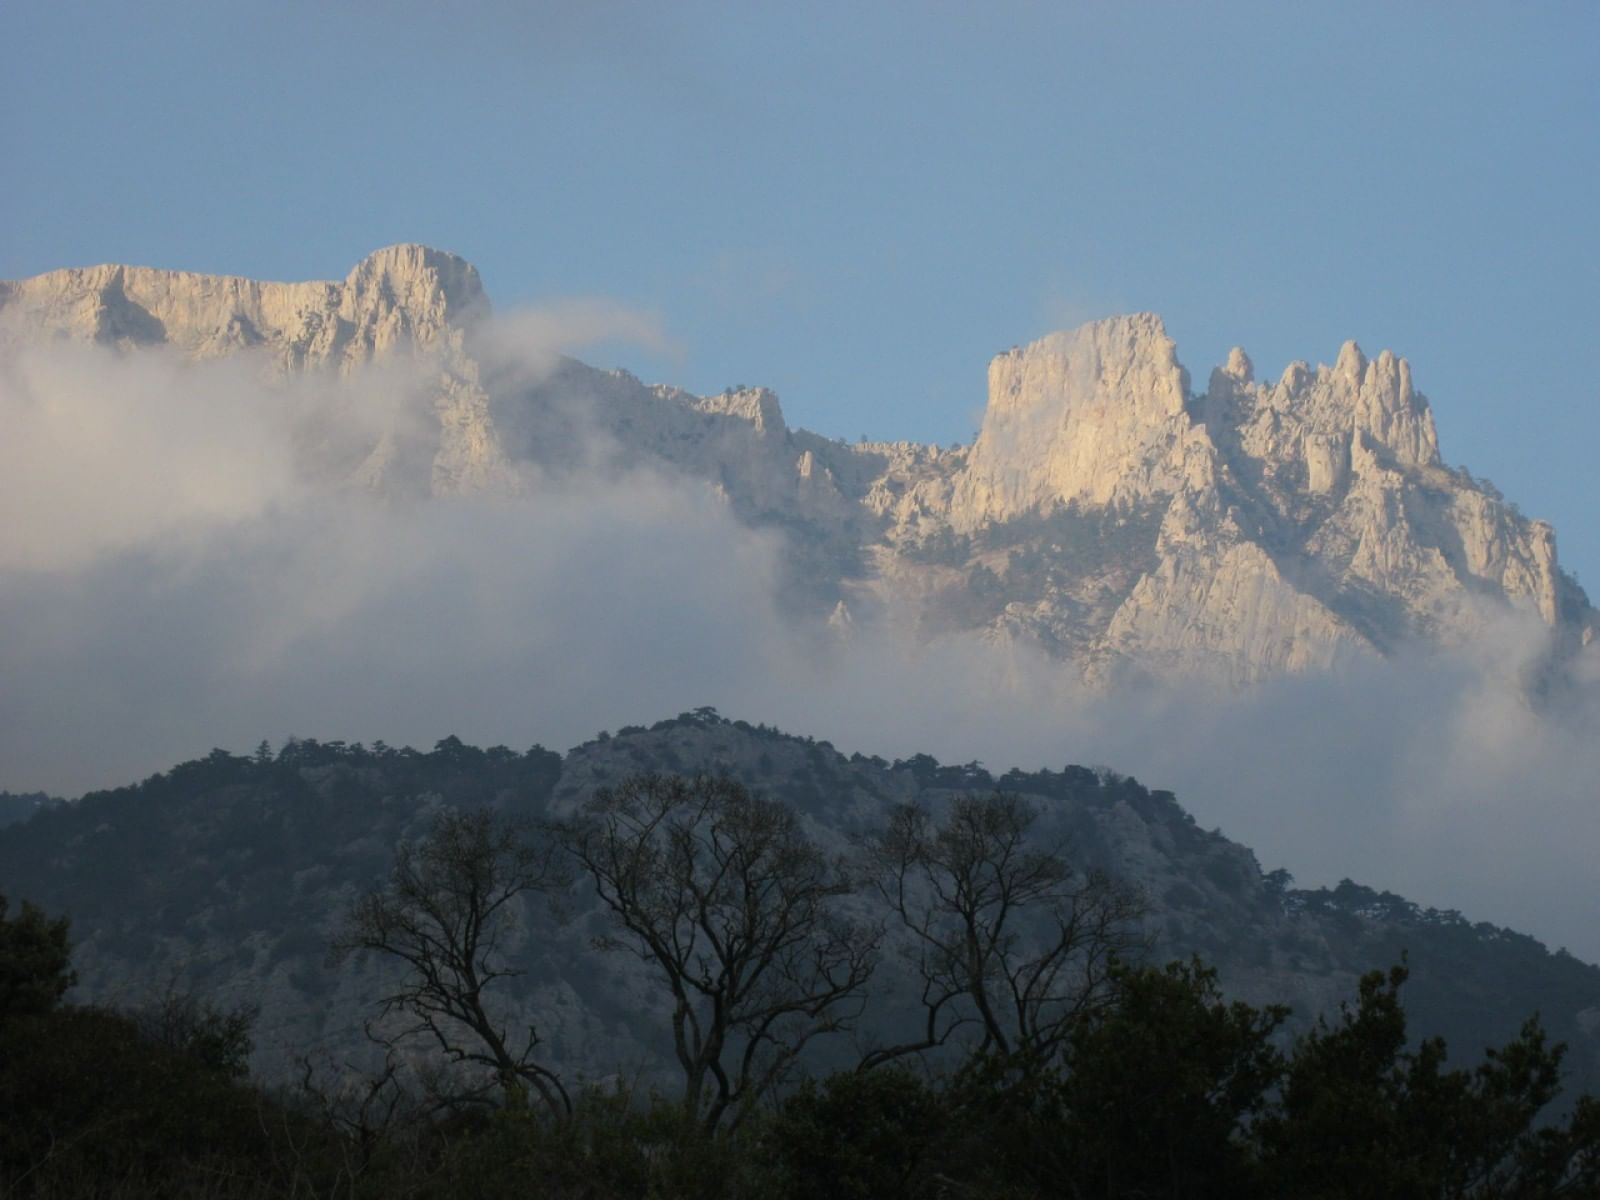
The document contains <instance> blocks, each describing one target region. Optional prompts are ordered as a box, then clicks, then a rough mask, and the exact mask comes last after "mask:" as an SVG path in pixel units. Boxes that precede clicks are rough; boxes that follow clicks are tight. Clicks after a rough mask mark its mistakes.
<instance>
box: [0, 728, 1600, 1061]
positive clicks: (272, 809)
mask: <svg viewBox="0 0 1600 1200" xmlns="http://www.w3.org/2000/svg"><path fill="white" fill-rule="evenodd" d="M641 771H655V772H663V773H676V774H690V773H694V772H700V771H707V772H713V773H718V774H725V775H728V776H731V777H733V778H735V779H737V780H739V781H741V782H742V783H744V784H746V785H747V786H749V787H751V788H753V789H755V790H757V791H759V792H761V793H763V794H765V795H767V796H769V797H772V798H774V799H777V800H780V801H782V802H784V803H786V804H788V805H790V806H791V807H793V808H794V809H795V810H797V811H798V812H799V813H800V815H801V817H802V819H803V823H804V827H805V829H806V830H807V832H808V833H809V834H810V835H811V836H812V837H813V838H814V839H815V840H816V841H817V842H818V843H820V844H822V845H823V846H825V847H826V848H828V849H830V850H836V851H838V852H846V851H848V850H849V849H850V848H851V846H852V845H853V839H858V838H860V837H862V836H867V835H870V834H871V833H873V832H874V831H875V830H877V829H880V828H881V827H882V826H883V824H884V822H885V820H886V819H887V817H888V815H889V813H890V812H891V810H892V809H893V808H894V807H895V806H896V805H899V804H903V803H908V802H916V803H920V804H923V805H926V806H928V807H929V808H930V809H932V810H935V811H936V810H937V809H938V808H939V807H940V806H941V805H946V804H948V803H949V802H950V800H951V798H952V797H954V796H958V795H961V794H964V793H988V792H992V791H993V790H995V789H997V788H998V789H1003V790H1005V791H1007V792H1013V793H1016V794H1019V795H1021V796H1022V797H1024V798H1026V799H1027V801H1028V802H1029V803H1030V804H1032V805H1034V806H1035V807H1037V808H1038V810H1039V811H1040V818H1039V820H1038V822H1037V824H1036V826H1035V827H1034V829H1033V831H1032V832H1033V835H1034V836H1035V837H1037V838H1038V839H1039V841H1040V844H1041V845H1046V844H1048V845H1056V844H1060V845H1063V846H1065V847H1066V854H1067V856H1068V858H1069V859H1070V860H1071V861H1072V863H1073V865H1074V866H1076V867H1078V868H1079V869H1081V870H1085V871H1087V870H1090V869H1096V868H1097V869H1100V870H1103V871H1105V872H1107V873H1108V874H1110V875H1112V876H1114V877H1116V878H1118V879H1121V880H1123V881H1125V882H1126V883H1128V884H1130V885H1132V886H1133V887H1135V888H1136V889H1138V890H1139V892H1140V893H1141V894H1142V895H1143V897H1144V899H1145V901H1146V902H1147V904H1148V913H1147V916H1146V917H1145V930H1146V933H1147V934H1148V937H1149V940H1150V950H1149V954H1150V956H1151V958H1152V959H1153V960H1155V961H1165V960H1166V959H1169V958H1173V957H1187V956H1189V955H1191V954H1198V955H1199V956H1200V957H1202V958H1203V959H1204V960H1206V961H1207V962H1209V963H1211V964H1213V965H1215V966H1216V967H1218V968H1219V969H1220V972H1221V976H1222V979H1223V982H1224V985H1225V986H1226V987H1227V988H1228V989H1229V990H1230V991H1232V992H1233V993H1234V994H1235V995H1237V996H1239V997H1240V998H1242V999H1246V1000H1250V1001H1252V1002H1253V1003H1257V1004H1261V1003H1268V1002H1275V1001H1280V1000H1281V1001H1286V1002H1288V1003H1289V1004H1291V1005H1292V1006H1293V1007H1294V1010H1295V1017H1294V1023H1295V1024H1296V1025H1297V1026H1299V1027H1304V1026H1305V1025H1306V1024H1307V1023H1309V1022H1310V1021H1311V1020H1312V1019H1313V1018H1314V1016H1315V1015H1316V1014H1318V1013H1325V1012H1329V1011H1332V1010H1334V1009H1335V1008H1336V1007H1337V1006H1338V1004H1339V1003H1340V1002H1341V1001H1342V1000H1345V999H1348V998H1349V997H1351V996H1352V995H1353V994H1354V990H1355V983H1356V980H1357V978H1358V976H1359V974H1360V973H1362V972H1364V971H1367V970H1370V969H1372V968H1375V967H1383V966H1388V965H1391V964H1393V963H1396V962H1398V961H1399V960H1400V958H1401V956H1402V955H1404V956H1405V957H1406V959H1407V961H1408V963H1409V965H1410V968H1411V972H1412V973H1411V980H1410V983H1409V984H1408V986H1407V1007H1408V1010H1409V1011H1410V1013H1411V1017H1412V1029H1413V1031H1414V1032H1416V1033H1418V1034H1441V1035H1443V1036H1445V1037H1447V1038H1448V1039H1449V1042H1450V1044H1451V1046H1452V1047H1453V1048H1455V1050H1456V1051H1457V1052H1458V1053H1462V1054H1466V1055H1468V1056H1470V1055H1471V1054H1473V1053H1475V1052H1477V1051H1480V1050H1481V1049H1482V1048H1483V1047H1484V1046H1486V1045H1490V1044H1501V1043H1504V1042H1506V1041H1508V1040H1510V1039H1511V1038H1512V1037H1514V1036H1515V1035H1516V1033H1517V1030H1518V1027H1519V1025H1520V1023H1521V1021H1522V1020H1523V1019H1524V1018H1525V1017H1527V1016H1528V1015H1529V1014H1530V1013H1532V1012H1534V1011H1538V1012H1539V1013H1540V1014H1541V1015H1542V1017H1543V1019H1544V1022H1545V1025H1546V1028H1547V1029H1548V1030H1549V1031H1550V1033H1551V1034H1552V1036H1553V1037H1554V1038H1556V1039H1559V1040H1564V1041H1566V1042H1568V1043H1570V1044H1571V1046H1572V1052H1571V1054H1570V1055H1569V1058H1568V1060H1567V1065H1568V1067H1569V1070H1570V1073H1571V1082H1572V1086H1573V1090H1575V1091H1576V1090H1580V1089H1585V1088H1586V1089H1588V1090H1596V1084H1597V1083H1600V968H1597V967H1595V966H1593V965H1590V964H1586V963H1583V962H1581V961H1579V960H1578V959H1576V958H1574V957H1572V956H1571V955H1568V954H1566V953H1564V952H1556V953H1551V952H1550V951H1549V950H1547V949H1546V947H1544V946H1543V945H1541V944H1540V943H1539V942H1537V941H1536V940H1534V939H1533V938H1530V937H1527V936H1525V935H1522V934H1518V933H1515V932H1512V931H1510V930H1506V929H1501V928H1497V927H1494V926H1491V925H1488V924H1475V923H1472V922H1471V921H1469V920H1468V919H1466V918H1465V917H1463V916H1461V915H1460V914H1457V913H1454V912H1440V911H1436V910H1432V909H1422V908H1419V907H1418V906H1416V905H1414V904H1411V903H1409V902H1407V901H1405V900H1404V899H1403V898H1401V897H1399V896H1396V895H1393V894H1390V893H1387V892H1375V891H1373V890H1371V889H1368V888H1365V887H1362V886H1360V885H1358V884H1355V883H1351V882H1348V881H1347V882H1345V883H1342V884H1341V885H1340V886H1339V887H1337V888H1334V889H1319V890H1303V889H1297V888H1295V887H1294V886H1293V883H1292V881H1291V880H1289V879H1288V878H1287V877H1286V876H1285V875H1284V873H1283V872H1281V871H1273V872H1270V873H1264V872H1263V871H1262V869H1261V867H1260V865H1259V864H1258V863H1257V861H1256V859H1255V856H1254V855H1253V854H1252V853H1251V851H1250V850H1249V849H1248V848H1246V847H1245V846H1242V845H1240V844H1238V843H1236V842H1233V841H1230V840H1229V839H1228V838H1226V837H1224V836H1222V834H1220V833H1219V832H1208V831H1206V830H1204V829H1201V828H1200V827H1199V826H1198V825H1197V824H1196V823H1195V822H1194V820H1193V819H1192V818H1191V817H1190V816H1189V814H1188V813H1186V812H1185V811H1184V810H1183V808H1182V806H1181V805H1180V804H1179V802H1178V800H1177V799H1176V798H1175V797H1174V796H1173V795H1172V794H1171V793H1169V792H1164V791H1160V790H1152V789H1150V788H1147V787H1145V786H1143V785H1142V784H1140V783H1139V782H1138V781H1136V780H1134V779H1132V778H1128V777H1125V776H1120V775H1117V774H1115V773H1113V772H1109V771H1105V770H1090V769H1087V768H1084V767H1081V766H1065V767H1063V768H1062V769H1060V770H1040V771H1032V772H1027V771H1021V770H1011V771H1008V772H1006V773H1005V774H1000V775H996V774H994V773H993V772H991V771H990V770H988V769H986V768H985V767H984V766H982V765H980V764H977V763H969V764H965V765H944V764H941V763H939V762H938V761H937V760H935V759H934V758H932V757H930V756H927V755H917V756H915V757H913V758H910V759H906V760H900V761H895V762H889V761H886V760H884V759H881V758H876V757H866V756H862V755H859V754H858V755H853V756H850V757H848V758H847V757H845V756H844V755H841V754H840V753H838V752H837V751H836V750H835V749H834V748H833V747H832V746H831V745H829V744H828V743H827V742H818V741H814V740H812V739H810V738H804V737H795V736H791V735H788V734H784V733H781V732H778V731H776V730H773V729H770V728H767V727H765V726H760V725H750V724H748V723H746V722H744V721H737V720H727V719H725V718H723V717H721V716H719V715H717V714H716V713H715V712H714V711H712V710H709V709H701V710H697V711H695V712H692V713H686V714H683V715H681V716H679V717H676V718H673V719H670V720H665V721H661V722H658V723H657V724H655V725H654V726H651V727H650V728H648V729H646V728H642V727H633V728H628V729H623V730H619V731H618V732H616V733H615V734H611V735H606V734H602V735H600V736H599V737H598V738H596V739H595V740H593V741H590V742H587V743H585V744H584V745H581V746H578V747H575V748H574V749H572V750H571V751H569V752H568V753H567V755H566V756H565V757H562V756H560V755H557V754H555V753H553V752H551V751H548V750H545V749H543V748H542V747H538V746H535V747H533V748H532V749H530V750H528V751H526V752H519V751H515V750H511V749H508V748H505V747H491V748H489V749H479V748H477V747H473V746H469V745H466V744H464V743H462V742H461V741H459V740H457V739H455V738H447V739H445V740H444V741H442V742H440V743H439V744H438V745H437V746H435V747H434V749H433V750H431V751H426V752H421V751H416V750H411V749H394V748H391V747H387V746H384V745H382V744H381V743H380V744H376V745H373V746H370V747H367V746H361V745H347V744H345V743H342V742H318V741H313V740H310V739H294V740H291V741H289V742H288V743H286V744H284V745H283V746H281V747H279V748H277V749H276V750H274V749H272V748H270V747H268V746H266V745H265V744H263V746H262V747H261V748H259V749H258V750H257V751H256V752H255V753H254V754H247V755H236V754H230V753H227V752H224V751H220V750H218V751H214V752H213V753H212V754H210V755H209V756H207V757H205V758H203V759H198V760H195V761H192V762H187V763H183V764H181V765H179V766H176V767H174V768H172V769H171V770H170V771H167V772H164V773H162V774H159V775H155V776H152V777H151V778H149V779H147V780H145V781H144V782H143V783H140V784H137V785H134V786H130V787H124V788H119V789H116V790H113V791H105V792H97V793H92V794H90V795H87V796H85V797H83V798H82V799H81V800H79V801H76V802H73V803H70V804H65V805H55V806H46V807H41V808H40V809H39V810H38V811H37V812H36V813H35V814H34V815H33V816H32V817H31V818H30V819H28V820H26V821H24V822H21V823H18V824H14V825H11V826H9V827H6V828H3V829H0V880H3V881H4V882H3V885H0V891H3V892H4V893H5V894H7V895H8V896H9V897H10V898H11V900H12V902H13V903H16V902H18V901H21V900H30V901H32V902H34V903H35V904H37V905H39V906H40V907H42V908H43V909H45V910H46V911H47V912H50V913H56V914H62V915H65V916H67V917H69V918H70V919H71V922H72V940H73V942H74V945H75V950H74V966H75V967H76V969H77V971H78V975H79V981H80V982H79V986H78V989H77V991H76V993H75V996H76V998H78V999H79V1000H88V1001H98V1002H108V1003H113V1004H122V1005H136V1004H139V1003H143V1002H146V1001H148V1000H150V999H151V998H153V997H157V996H160V995H161V994H163V993H168V992H171V991H173V990H182V991H185V992H195V993H199V994H202V995H205V996H207V997H209V998H211V999H212V1000H214V1001H215V1002H216V1003H218V1004H221V1005H230V1004H238V1003H241V1002H247V1001H248V1002H252V1003H257V1004H259V1005H260V1009H261V1012H260V1016H259V1017H258V1020H257V1026H256V1051H255V1060H254V1066H255V1068H256V1069H257V1070H258V1071H259V1072H261V1073H262V1074H263V1075H264V1076H266V1077H269V1078H270V1077H281V1076H282V1075H283V1074H284V1073H285V1072H286V1071H287V1070H288V1068H289V1066H290V1064H291V1062H292V1061H293V1059H294V1058H295V1057H296V1056H298V1055H302V1054H306V1053H313V1052H316V1053H326V1054H328V1055H330V1056H333V1057H338V1056H339V1055H341V1054H348V1053H354V1052H355V1051H356V1050H357V1049H358V1048H359V1047H360V1046H361V1045H362V1041H363V1039H362V1022H363V1019H364V1018H365V1017H366V1016H367V1015H368V1014H369V1013H370V1011H371V1008H372V1003H373V999H374V997H375V996H376V995H378V994H379V992H380V990H381V988H380V985H381V983H382V979H381V978H380V973H381V970H382V968H381V967H380V966H379V965H377V964H375V963H372V962H361V961H355V962H346V963H343V964H341V965H333V964H331V963H330V961H329V960H328V955H327V947H328V942H329V938H330V935H331V934H332V932H333V931H334V929H335V928H336V927H337V925H338V923H339V921H340V920H341V919H342V917H343V915H344V913H345V912H346V911H347V910H348V907H349V905H350V903H351V901H352V900H353V899H354V898H355V897H356V896H357V895H358V894H359V893H360V892H361V891H363V890H365V889H367V888H369V887H371V886H373V885H374V884H376V883H378V882H379V881H380V880H381V879H382V878H383V877H384V876H385V875H386V873H387V872H388V870H389V868H390V866H391V864H392V862H393V857H394V851H395V848H396V846H397V845H398V844H399V843H401V842H402V841H403V840H407V839H418V838H421V837H423V836H424V835H426V833H427V832H428V830H429V828H430V827H431V825H432V823H433V820H434V819H435V817H436V816H437V814H438V813H439V812H440V811H441V810H443V809H445V808H448V807H452V806H453V807H478V806H490V807H493V808H495V809H498V810H503V811H507V812H514V813H520V814H526V815H528V816H531V817H536V818H545V817H554V816H562V815H569V814H572V813H574V812H576V811H577V810H578V809H579V807H580V806H581V805H582V803H583V802H584V801H585V800H586V799H587V798H588V797H589V796H591V795H592V794H593V792H594V791H595V789H597V788H600V787H604V786H607V785H614V784H616V783H618V782H620V781H621V780H623V779H625V778H627V777H629V776H630V775H632V774H634V773H637V772H641ZM587 903H589V900H588V899H586V898H585V897H584V896H583V895H582V893H574V897H573V899H572V900H571V902H570V903H569V905H568V906H567V911H565V912H564V913H563V914H561V915H560V916H559V917H558V916H555V915H552V914H550V913H548V912H546V911H545V910H544V909H543V908H535V907H534V906H530V907H529V909H528V912H527V914H526V920H525V922H524V924H523V928H522V930H521V932H520V934H519V936H518V938H517V939H515V940H514V942H513V943H512V944H511V945H510V949H511V951H512V953H513V955H514V956H515V958H516V961H517V965H518V966H519V967H520V968H521V969H522V970H523V971H524V972H525V973H524V974H523V975H522V976H521V977H520V978H518V979H517V980H515V981H514V988H515V989H516V995H517V996H518V997H520V1000H519V1002H521V1003H525V1004H526V1005H527V1006H528V1007H529V1009H530V1011H536V1012H537V1013H538V1014H539V1023H540V1030H541V1035H542V1036H543V1038H544V1039H545V1044H546V1045H547V1046H548V1047H549V1049H550V1051H551V1053H552V1055H553V1057H554V1058H555V1059H556V1060H557V1061H560V1062H562V1063H563V1064H564V1065H566V1066H567V1067H569V1068H571V1069H573V1070H576V1071H582V1072H584V1073H586V1074H587V1075H588V1076H589V1077H591V1078H594V1077H603V1076H605V1075H607V1074H609V1073H612V1072H615V1071H618V1070H619V1069H635V1068H642V1069H646V1070H648V1069H649V1064H651V1063H652V1062H654V1061H658V1058H659V1051H660V1047H659V1045H658V1043H657V1042H656V1041H655V1040H654V1035H653V1034H652V1033H651V1032H650V1029H651V1028H653V1027H654V1023H655V1021H654V1018H655V1015H656V1012H657V1010H658V1009H659V1008H660V1006H661V997H660V996H659V995H658V994H656V993H657V990H658V989H655V988H654V987H653V985H652V984H651V981H650V980H649V978H648V977H647V975H646V973H645V972H644V971H643V969H642V967H641V965H640V964H639V963H638V962H636V961H634V960H632V959H631V958H629V957H628V956H623V955H604V954H600V953H599V952H597V951H595V950H594V949H593V946H592V940H593V936H594V933H595V931H596V928H597V926H596V924H595V921H596V919H597V917H596V914H595V913H593V912H590V911H588V910H586V909H585V907H584V905H585V904H587ZM892 971H893V968H892V964H891V963H890V956H887V955H886V956H885V967H884V968H883V970H882V973H881V974H880V977H879V978H875V980H874V984H873V988H872V996H873V1002H874V1003H875V1004H877V1005H878V1006H879V1009H880V1015H879V1020H880V1022H881V1021H888V1020H892V1019H893V1014H894V1012H895V1011H896V1010H895V1008H894V1005H895V1003H896V1000H895V996H896V994H897V991H898V985H897V982H896V980H895V978H894V977H893V974H892Z"/></svg>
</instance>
